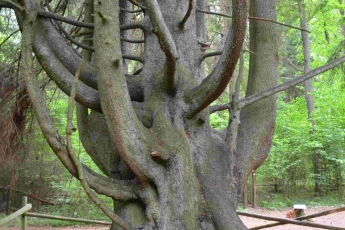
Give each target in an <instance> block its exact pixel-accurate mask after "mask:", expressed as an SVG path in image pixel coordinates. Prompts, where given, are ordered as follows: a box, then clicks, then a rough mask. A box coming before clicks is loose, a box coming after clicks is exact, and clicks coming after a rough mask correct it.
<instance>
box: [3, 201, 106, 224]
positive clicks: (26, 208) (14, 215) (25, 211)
mask: <svg viewBox="0 0 345 230" xmlns="http://www.w3.org/2000/svg"><path fill="white" fill-rule="evenodd" d="M27 200H28V198H27V197H26V196H24V197H23V199H22V205H23V207H22V208H21V209H19V210H18V211H16V212H14V213H12V214H11V215H9V216H7V217H5V218H4V219H2V220H0V227H1V226H3V225H5V224H7V223H8V222H10V221H12V220H14V219H15V218H17V217H19V216H21V224H22V228H21V229H22V230H27V229H28V227H27V217H36V218H44V219H52V220H65V221H72V222H82V223H88V224H102V225H111V222H108V221H99V220H87V219H79V218H71V217H64V216H52V215H46V214H40V213H33V212H29V210H30V209H31V208H32V205H31V204H28V203H27Z"/></svg>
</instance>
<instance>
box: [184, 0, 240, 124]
mask: <svg viewBox="0 0 345 230" xmlns="http://www.w3.org/2000/svg"><path fill="white" fill-rule="evenodd" d="M233 15H234V18H233V20H232V26H231V29H230V31H229V33H228V35H227V39H226V42H225V44H224V49H223V52H222V55H221V56H220V59H219V61H218V64H217V66H216V67H215V68H214V69H213V71H212V72H211V73H210V74H209V76H207V78H206V79H204V80H203V81H202V83H201V84H200V85H199V86H197V87H195V88H194V89H193V90H192V91H191V93H190V94H189V95H187V100H189V101H190V104H191V111H190V112H189V114H188V117H190V118H191V117H194V116H195V115H196V114H198V113H199V112H200V111H202V110H203V109H205V108H206V107H207V106H209V105H210V104H211V103H212V102H213V101H214V100H216V99H217V98H218V97H219V96H220V95H221V94H222V92H223V91H224V90H225V88H226V86H227V84H228V82H229V81H230V79H231V77H232V74H233V72H234V70H235V67H236V63H237V60H238V58H239V57H240V53H241V50H242V44H243V41H244V37H245V31H246V23H247V2H246V1H245V0H236V1H235V2H234V6H233Z"/></svg>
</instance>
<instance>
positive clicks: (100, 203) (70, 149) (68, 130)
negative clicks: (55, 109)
mask: <svg viewBox="0 0 345 230" xmlns="http://www.w3.org/2000/svg"><path fill="white" fill-rule="evenodd" d="M81 68H82V64H80V66H79V68H78V70H77V72H76V79H75V81H74V83H73V86H72V89H71V95H70V98H69V100H68V113H67V125H66V141H67V152H68V154H69V156H70V158H71V160H72V162H73V163H74V166H75V167H76V169H77V171H78V176H79V180H80V182H81V184H82V186H83V188H84V191H85V192H86V194H87V195H88V197H89V198H90V199H91V200H92V201H93V202H94V203H95V204H96V205H97V206H98V207H99V208H100V209H101V210H102V211H103V212H104V213H105V214H106V215H107V216H108V217H109V218H110V219H111V220H112V221H114V222H115V223H116V224H117V225H119V226H120V227H122V228H124V229H133V227H132V226H131V225H130V224H129V223H127V222H126V221H125V220H123V219H122V218H121V217H119V216H118V215H116V214H115V213H114V212H113V211H112V210H111V209H110V208H109V207H108V206H107V205H106V204H105V203H104V202H103V201H102V200H101V199H99V198H98V197H97V195H96V193H95V192H94V191H92V190H91V188H90V186H89V183H88V182H87V180H86V179H85V176H84V169H83V165H82V164H81V162H80V161H79V159H78V158H77V156H76V155H75V153H74V150H73V146H72V133H73V132H74V131H76V128H74V127H73V124H72V120H73V109H74V106H75V100H74V97H75V95H76V93H77V87H78V81H79V76H80V72H81Z"/></svg>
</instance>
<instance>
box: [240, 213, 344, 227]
mask: <svg viewBox="0 0 345 230" xmlns="http://www.w3.org/2000/svg"><path fill="white" fill-rule="evenodd" d="M237 213H238V215H241V216H248V217H254V218H258V219H264V220H271V221H278V222H282V223H285V224H295V225H302V226H308V227H315V228H322V229H332V230H345V228H342V227H335V226H330V225H324V224H317V223H311V222H306V221H299V220H291V219H287V218H278V217H271V216H264V215H259V214H254V213H249V212H241V211H237Z"/></svg>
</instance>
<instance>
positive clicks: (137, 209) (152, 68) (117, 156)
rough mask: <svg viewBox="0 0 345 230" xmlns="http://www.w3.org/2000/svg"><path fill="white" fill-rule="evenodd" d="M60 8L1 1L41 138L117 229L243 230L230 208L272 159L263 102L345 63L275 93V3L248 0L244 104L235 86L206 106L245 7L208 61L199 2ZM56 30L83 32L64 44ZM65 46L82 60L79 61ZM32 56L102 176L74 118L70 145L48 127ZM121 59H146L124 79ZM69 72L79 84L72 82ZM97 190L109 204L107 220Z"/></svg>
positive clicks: (269, 110) (230, 54) (236, 40)
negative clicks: (75, 10)
mask: <svg viewBox="0 0 345 230" xmlns="http://www.w3.org/2000/svg"><path fill="white" fill-rule="evenodd" d="M66 2H67V1H60V3H58V6H56V7H55V10H53V9H52V7H51V6H50V5H49V4H50V1H45V2H43V3H39V2H35V1H34V0H24V1H18V2H17V1H15V0H13V1H9V0H0V3H1V6H5V7H9V8H13V9H15V11H16V15H17V20H18V24H19V25H20V27H21V30H22V49H21V58H22V60H21V69H20V71H21V75H22V76H23V78H25V82H26V86H27V91H28V93H29V95H30V100H31V101H32V105H33V108H34V110H35V112H36V117H37V120H38V122H39V124H40V126H41V129H42V131H43V133H44V135H45V137H46V139H47V141H48V143H49V145H50V146H51V148H52V150H53V151H54V152H55V153H56V155H57V156H58V157H59V159H60V160H61V161H62V163H63V164H64V165H65V167H66V168H67V169H68V170H69V171H70V173H71V174H73V175H74V176H76V177H77V178H79V179H80V180H81V181H82V184H83V187H84V188H85V190H86V191H87V193H88V195H89V196H90V197H91V199H92V200H93V201H95V202H96V203H97V205H98V206H99V207H100V208H102V210H103V211H104V212H105V213H106V214H107V215H108V216H109V217H110V218H111V219H112V220H113V222H114V223H115V224H114V226H113V228H114V229H118V228H123V229H202V230H209V229H236V230H239V229H246V227H245V226H244V225H243V224H242V222H241V221H240V219H239V218H238V216H237V214H236V207H237V203H238V200H239V198H240V196H241V189H242V184H243V182H244V181H245V180H246V179H247V177H248V175H249V173H250V172H251V171H252V170H253V169H256V168H257V167H258V166H260V164H262V162H263V161H264V160H265V159H266V157H267V154H268V152H269V150H270V145H271V140H272V136H273V133H274V126H275V110H276V108H275V98H274V97H270V96H271V95H273V94H274V93H276V92H279V91H282V90H284V89H286V88H288V87H290V86H293V85H297V84H299V83H301V82H303V81H305V80H306V79H308V78H311V77H312V76H315V75H316V74H319V73H321V72H323V71H326V70H327V69H329V68H332V67H334V66H336V65H338V64H339V63H342V62H344V61H345V58H340V59H337V60H335V61H334V62H332V63H330V64H327V65H325V66H323V67H320V68H318V69H315V70H313V71H311V72H308V73H306V74H304V75H302V76H300V77H299V78H296V79H294V80H293V81H290V82H287V83H284V84H283V85H280V86H275V85H276V79H277V63H278V59H279V58H278V54H277V39H276V31H275V24H274V23H272V21H274V20H275V18H276V12H275V0H251V1H250V10H249V15H250V18H251V20H250V48H249V49H250V65H249V66H250V67H249V77H248V83H247V90H246V97H245V98H243V99H238V93H239V87H235V88H236V89H237V90H236V92H235V93H234V94H235V95H234V97H233V100H232V101H231V103H229V104H227V105H223V106H215V107H214V106H211V107H210V104H211V103H212V102H213V101H215V100H216V99H217V98H218V97H219V96H220V95H221V94H222V93H223V91H224V90H225V89H226V87H227V84H228V82H229V81H230V80H231V78H232V76H233V74H234V70H235V67H236V63H237V60H238V59H239V57H240V53H241V52H242V47H243V41H244V38H245V33H246V25H247V17H248V10H247V1H246V0H233V1H232V5H231V6H232V23H231V26H230V28H229V32H228V33H227V38H226V40H225V42H224V45H223V49H222V50H221V52H214V53H211V54H208V53H205V52H204V51H205V46H207V44H206V42H205V34H206V30H205V17H204V13H205V12H203V11H204V10H205V9H203V8H204V6H205V1H204V0H190V1H178V0H169V1H168V0H161V1H159V2H158V1H157V0H140V1H139V0H137V1H134V0H130V2H131V3H132V4H134V5H136V6H137V8H138V9H139V10H133V9H129V8H131V5H130V4H128V2H127V1H126V0H119V1H117V0H96V1H92V0H86V1H85V3H84V4H83V7H84V8H85V10H84V17H82V18H83V19H84V22H78V21H75V20H72V19H69V18H66V17H63V16H61V15H58V14H57V13H52V11H56V12H61V11H62V12H64V9H63V8H64V5H65V4H66ZM61 8H62V10H60V11H59V9H61ZM49 11H51V12H49ZM138 12H143V14H142V15H143V17H142V19H141V20H140V21H134V22H131V21H130V20H129V18H128V14H131V13H138ZM258 18H264V19H263V20H258ZM58 21H64V22H67V23H69V24H73V25H76V26H80V27H83V28H84V29H81V30H79V32H78V34H75V33H74V34H73V36H71V35H69V33H68V32H67V31H66V30H65V29H64V27H63V26H62V25H61V24H60V23H59V22H58ZM131 29H140V30H142V31H143V33H144V39H143V40H133V39H131V38H130V37H129V35H130V33H126V32H124V31H127V30H131ZM73 31H75V30H73ZM77 36H85V39H84V42H83V43H79V42H76V41H75V37H77ZM68 40H69V41H72V42H73V44H76V45H77V46H78V47H81V48H82V49H83V51H82V52H81V53H80V54H79V53H78V52H77V51H76V50H75V49H74V48H73V47H72V46H70V45H69V42H68ZM127 43H143V44H144V45H145V49H144V52H143V53H142V55H141V56H133V55H130V54H129V53H127V52H130V47H129V46H128V44H127ZM33 52H34V53H35V56H36V58H37V60H38V61H39V62H40V64H41V66H42V67H43V68H44V70H45V71H46V73H47V75H48V76H49V77H50V78H51V79H52V80H53V81H54V82H55V83H56V84H57V86H58V87H59V88H60V89H61V90H63V91H64V92H65V93H66V94H68V95H72V96H71V102H70V105H71V106H70V107H71V108H72V104H73V103H72V102H73V100H74V98H75V100H76V101H77V102H78V106H77V118H78V131H79V135H80V138H81V141H82V143H83V146H84V148H85V150H86V151H87V153H88V154H89V155H90V156H91V158H92V159H93V161H94V162H95V163H96V165H97V166H98V167H99V168H100V170H102V172H103V173H104V174H105V175H106V177H105V176H101V175H99V174H97V173H95V172H93V171H91V170H90V169H89V168H88V167H87V166H85V165H81V164H80V162H78V160H77V159H76V157H75V156H74V155H73V148H72V146H71V143H70V135H71V132H72V131H73V128H72V126H71V110H70V113H69V122H68V123H69V125H68V127H67V138H66V139H67V143H66V141H65V139H64V138H63V137H62V136H61V135H60V134H59V133H58V131H57V129H56V128H55V127H54V125H53V123H52V121H51V119H50V117H49V111H48V110H47V108H46V106H45V102H44V97H43V96H42V93H41V91H40V89H39V88H38V84H37V82H36V78H35V75H34V72H33V69H32V68H33V66H34V63H33V59H32V53H33ZM212 55H220V57H219V59H218V61H217V64H216V65H215V67H214V69H213V70H212V71H211V72H210V73H209V74H208V76H205V74H204V69H203V67H204V65H203V60H204V59H205V58H207V57H209V56H212ZM128 59H130V60H136V61H139V62H142V65H143V66H142V69H141V70H140V71H137V72H135V73H134V74H133V75H130V74H128V73H127V72H128V69H127V67H128V62H127V61H126V60H128ZM81 63H82V66H81V65H80V64H81ZM78 66H79V68H81V72H80V73H79V72H78V71H77V69H78ZM74 75H76V76H77V77H80V81H79V82H78V84H73V82H74V79H75V77H74ZM238 85H239V84H237V86H238ZM74 91H76V96H75V97H74ZM264 98H265V99H264ZM224 108H225V109H228V110H229V112H230V119H229V125H228V127H227V128H226V129H224V130H221V131H217V130H214V129H213V128H212V127H211V126H210V121H209V115H210V113H212V112H215V111H218V110H221V109H224ZM89 188H92V189H93V190H90V189H89ZM95 192H96V193H98V194H103V195H106V196H109V197H112V198H113V199H114V212H112V211H111V212H110V211H109V208H108V207H106V206H105V205H104V204H103V203H102V202H100V200H98V199H97V197H96V194H95ZM118 226H120V227H118Z"/></svg>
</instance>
